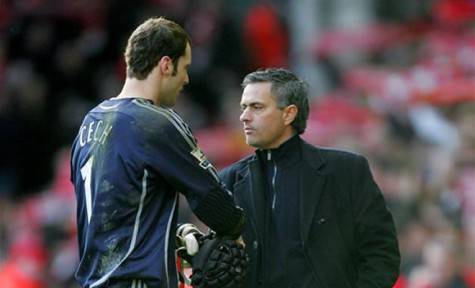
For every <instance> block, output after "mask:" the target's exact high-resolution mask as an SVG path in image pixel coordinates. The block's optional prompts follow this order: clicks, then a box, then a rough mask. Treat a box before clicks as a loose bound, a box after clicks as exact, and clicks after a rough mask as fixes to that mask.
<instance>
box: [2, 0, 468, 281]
mask: <svg viewBox="0 0 475 288" xmlns="http://www.w3.org/2000/svg"><path fill="white" fill-rule="evenodd" d="M355 1H356V0H355ZM358 1H362V2H366V3H369V2H371V1H370V0H358ZM302 2H305V1H302ZM316 2H318V3H320V4H321V5H320V6H319V7H320V8H321V9H323V10H324V9H325V7H327V6H328V5H330V4H328V3H333V2H332V1H323V0H319V1H316ZM335 2H344V1H343V0H341V1H335ZM380 2H385V4H381V3H380ZM416 2H417V3H418V4H416V3H415V2H414V1H409V0H404V1H392V0H391V1H373V2H371V3H373V4H372V5H369V6H368V7H370V8H371V9H373V13H374V15H375V16H374V17H373V20H372V21H371V23H370V24H368V25H363V26H355V27H353V28H352V29H337V28H336V27H332V26H331V25H327V26H324V27H323V28H322V29H321V31H323V32H321V33H319V35H318V37H313V38H312V35H307V37H310V38H311V39H312V41H311V42H310V43H311V47H308V49H307V50H306V51H308V53H311V55H310V56H311V58H312V59H313V61H312V63H310V64H311V65H314V66H315V67H316V68H318V71H319V73H321V74H322V77H321V78H322V79H325V81H326V82H325V84H326V85H325V86H326V89H325V91H321V90H318V92H317V90H315V91H313V93H312V95H311V96H312V98H311V100H312V102H311V112H310V119H309V123H308V128H307V131H306V133H305V134H304V138H305V139H306V140H307V141H309V142H311V143H313V144H316V145H320V146H332V147H338V148H341V149H346V150H351V151H354V152H357V153H361V154H363V155H365V156H366V157H367V158H368V159H369V160H370V164H371V169H372V172H373V175H374V177H375V179H376V181H377V183H378V184H379V185H380V187H381V189H382V191H383V194H384V196H385V198H386V200H387V203H388V206H389V208H390V210H391V211H392V213H393V215H394V218H395V221H396V225H397V229H398V237H399V241H400V248H401V253H402V266H401V277H400V279H399V280H398V282H397V284H396V286H395V287H398V288H405V287H408V288H442V287H455V288H459V287H460V288H463V287H475V1H473V0H450V1H449V0H432V1H429V0H427V1H416ZM292 3H294V1H283V0H282V1H252V0H247V1H238V0H235V1H224V0H221V1H212V0H200V1H187V0H140V1H119V0H104V1H94V0H81V1H60V0H15V1H13V0H11V1H9V0H0V135H1V137H0V151H3V152H5V153H3V155H2V157H0V286H1V287H7V288H10V287H11V288H16V287H22V288H23V287H34V288H36V287H38V288H42V287H77V286H76V284H75V283H74V280H73V278H72V277H73V273H74V268H75V265H76V263H77V261H78V259H77V258H78V256H77V246H76V245H77V244H76V231H75V197H74V191H73V189H72V186H71V183H70V182H69V146H70V144H71V142H72V140H73V138H74V136H75V133H76V132H77V128H78V126H79V125H80V121H81V120H82V117H83V116H84V114H85V113H86V112H87V111H88V110H89V109H90V108H92V107H94V106H95V105H96V104H97V103H99V102H100V101H101V100H102V99H106V98H110V97H113V96H115V95H116V94H117V93H118V92H119V90H120V88H121V85H122V81H123V79H124V77H125V66H124V62H123V59H122V53H123V49H124V47H125V43H126V40H127V36H128V35H129V33H130V32H131V31H132V30H133V29H134V28H135V26H136V25H137V24H138V23H140V22H141V21H142V20H143V19H145V18H148V17H151V16H156V15H164V16H167V17H169V18H171V19H173V20H175V21H177V22H179V23H180V24H182V25H183V26H184V27H185V29H186V30H187V31H188V32H189V33H190V36H191V39H192V42H193V43H192V46H193V64H192V67H191V70H190V80H191V81H190V84H189V85H188V86H187V88H186V89H185V91H184V93H183V95H181V96H180V98H179V100H178V103H177V107H176V110H177V111H178V112H179V113H180V114H181V115H182V116H183V117H184V118H185V120H187V121H188V122H189V123H190V124H191V126H192V129H193V131H194V133H195V136H196V137H197V139H198V142H199V145H200V147H201V148H202V149H203V150H204V151H205V153H206V154H207V155H208V157H209V158H210V160H211V161H212V162H213V163H214V164H216V166H218V168H223V167H224V166H226V165H227V164H229V163H231V162H233V161H235V160H237V159H239V158H240V157H242V156H243V155H246V154H248V153H252V149H249V148H248V147H247V146H246V145H245V143H244V141H243V137H242V131H241V126H240V123H239V121H238V117H239V112H240V111H239V100H240V93H241V88H240V85H239V84H240V81H241V79H242V77H243V76H244V75H245V74H247V73H248V72H250V71H252V70H254V69H256V68H259V67H272V66H283V67H288V68H290V69H293V68H294V67H293V66H292V63H294V62H295V61H293V57H294V56H295V55H293V54H292V53H291V52H290V51H292V47H293V46H292V45H293V43H292V37H291V36H292V35H290V29H289V27H290V24H291V21H295V19H293V18H292V17H289V16H288V14H287V13H286V12H287V11H288V8H289V7H288V6H289V5H298V4H297V2H295V3H294V4H292ZM421 3H423V4H421ZM324 13H325V12H324ZM333 13H338V12H333ZM327 17H332V15H329V16H327ZM299 76H301V77H302V78H304V79H306V75H303V74H302V75H299ZM310 84H311V86H312V83H310ZM181 206H182V207H181V208H182V209H181V216H180V217H181V219H182V221H193V222H196V223H197V221H198V220H197V219H195V218H194V217H193V215H192V214H191V212H190V211H189V209H188V207H187V204H186V201H184V199H183V201H181Z"/></svg>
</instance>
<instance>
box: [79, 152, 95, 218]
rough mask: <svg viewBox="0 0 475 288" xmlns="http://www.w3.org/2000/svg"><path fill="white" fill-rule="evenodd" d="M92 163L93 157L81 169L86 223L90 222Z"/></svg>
mask: <svg viewBox="0 0 475 288" xmlns="http://www.w3.org/2000/svg"><path fill="white" fill-rule="evenodd" d="M93 162H94V157H93V156H91V158H89V160H87V162H86V164H84V166H82V168H81V176H82V180H84V194H85V196H86V212H87V223H88V224H89V222H91V210H92V199H91V198H92V197H91V196H92V195H91V193H92V192H91V174H92V173H91V172H92V163H93Z"/></svg>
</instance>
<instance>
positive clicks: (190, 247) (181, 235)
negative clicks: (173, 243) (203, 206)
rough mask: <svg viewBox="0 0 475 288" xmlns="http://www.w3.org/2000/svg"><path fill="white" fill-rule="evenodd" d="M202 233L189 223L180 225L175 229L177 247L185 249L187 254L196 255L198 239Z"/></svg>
mask: <svg viewBox="0 0 475 288" xmlns="http://www.w3.org/2000/svg"><path fill="white" fill-rule="evenodd" d="M203 235H204V234H203V233H202V232H201V231H200V230H199V229H198V227H196V226H195V225H193V224H191V223H186V224H182V225H180V227H178V229H177V231H176V239H177V245H178V247H179V248H178V249H183V248H184V249H185V250H186V254H188V255H189V256H193V255H196V253H198V250H199V249H200V244H199V243H200V239H201V238H202V237H203Z"/></svg>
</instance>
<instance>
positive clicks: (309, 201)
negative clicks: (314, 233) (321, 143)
mask: <svg viewBox="0 0 475 288" xmlns="http://www.w3.org/2000/svg"><path fill="white" fill-rule="evenodd" d="M307 145H308V144H307ZM305 146H306V145H305V144H304V153H303V156H304V159H307V160H308V161H306V162H305V164H304V165H303V166H302V168H301V169H302V170H301V172H300V233H301V236H302V240H303V241H306V240H307V238H308V236H309V232H310V230H311V226H312V222H313V221H314V219H313V218H314V215H315V213H316V210H317V207H318V203H319V200H320V198H321V196H322V194H323V192H324V188H325V182H326V176H325V174H324V173H322V169H323V166H324V162H323V160H321V159H320V157H319V153H317V154H315V152H314V151H315V150H314V149H312V150H313V151H309V150H308V149H306V147H305ZM312 148H313V147H312ZM310 152H312V153H310ZM306 154H307V155H306Z"/></svg>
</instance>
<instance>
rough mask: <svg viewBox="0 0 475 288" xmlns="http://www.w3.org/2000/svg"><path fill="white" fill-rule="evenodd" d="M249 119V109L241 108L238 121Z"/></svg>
mask: <svg viewBox="0 0 475 288" xmlns="http://www.w3.org/2000/svg"><path fill="white" fill-rule="evenodd" d="M249 119H250V117H249V110H247V109H244V110H242V112H241V115H240V116H239V121H241V122H247V121H249Z"/></svg>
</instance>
